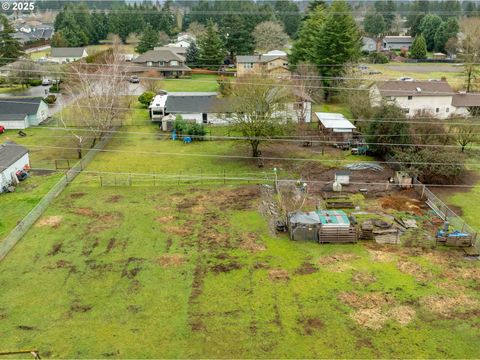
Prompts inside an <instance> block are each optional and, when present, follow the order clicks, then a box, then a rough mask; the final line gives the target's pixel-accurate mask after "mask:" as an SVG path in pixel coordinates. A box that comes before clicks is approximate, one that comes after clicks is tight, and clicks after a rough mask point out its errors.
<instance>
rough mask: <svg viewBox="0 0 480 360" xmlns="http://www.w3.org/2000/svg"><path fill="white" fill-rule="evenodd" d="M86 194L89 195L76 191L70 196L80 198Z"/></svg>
mask: <svg viewBox="0 0 480 360" xmlns="http://www.w3.org/2000/svg"><path fill="white" fill-rule="evenodd" d="M85 195H87V194H86V193H84V192H74V193H71V194H70V197H71V198H72V199H80V198H81V197H84V196H85Z"/></svg>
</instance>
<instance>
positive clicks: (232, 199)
mask: <svg viewBox="0 0 480 360" xmlns="http://www.w3.org/2000/svg"><path fill="white" fill-rule="evenodd" d="M211 195H212V196H211V197H210V198H211V199H212V201H213V202H214V203H215V204H216V205H217V206H218V207H219V208H220V210H222V211H223V210H227V209H232V210H248V209H251V208H252V201H253V200H254V199H256V198H258V196H259V195H260V189H259V187H258V186H256V185H255V186H244V187H241V188H236V189H222V190H220V191H215V192H214V193H213V192H212V194H211Z"/></svg>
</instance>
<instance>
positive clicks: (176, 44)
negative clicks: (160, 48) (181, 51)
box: [165, 40, 190, 48]
mask: <svg viewBox="0 0 480 360" xmlns="http://www.w3.org/2000/svg"><path fill="white" fill-rule="evenodd" d="M165 46H166V47H180V48H188V47H189V46H190V43H189V42H188V41H185V40H181V41H177V42H174V43H170V44H167V45H165Z"/></svg>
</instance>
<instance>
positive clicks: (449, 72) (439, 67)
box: [365, 63, 465, 90]
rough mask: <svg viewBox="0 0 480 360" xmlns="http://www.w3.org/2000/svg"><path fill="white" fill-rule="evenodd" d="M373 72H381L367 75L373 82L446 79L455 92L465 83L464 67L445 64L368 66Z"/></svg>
mask: <svg viewBox="0 0 480 360" xmlns="http://www.w3.org/2000/svg"><path fill="white" fill-rule="evenodd" d="M367 66H368V67H369V68H371V69H372V70H378V71H381V72H382V73H381V74H377V75H365V77H367V78H368V79H372V80H374V81H375V80H387V79H388V80H391V79H398V78H400V77H404V76H406V77H412V78H414V79H416V80H429V79H436V80H440V79H441V78H442V77H446V78H447V81H448V83H449V84H450V85H451V86H452V88H453V89H454V90H460V89H461V88H462V86H463V84H464V82H465V79H464V75H463V73H462V72H463V67H462V66H454V65H452V64H443V63H434V64H432V63H419V64H414V63H388V64H368V65H367Z"/></svg>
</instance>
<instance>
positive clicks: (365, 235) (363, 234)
mask: <svg viewBox="0 0 480 360" xmlns="http://www.w3.org/2000/svg"><path fill="white" fill-rule="evenodd" d="M360 240H373V222H372V221H371V220H367V221H365V222H364V223H363V224H362V226H361V227H360Z"/></svg>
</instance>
